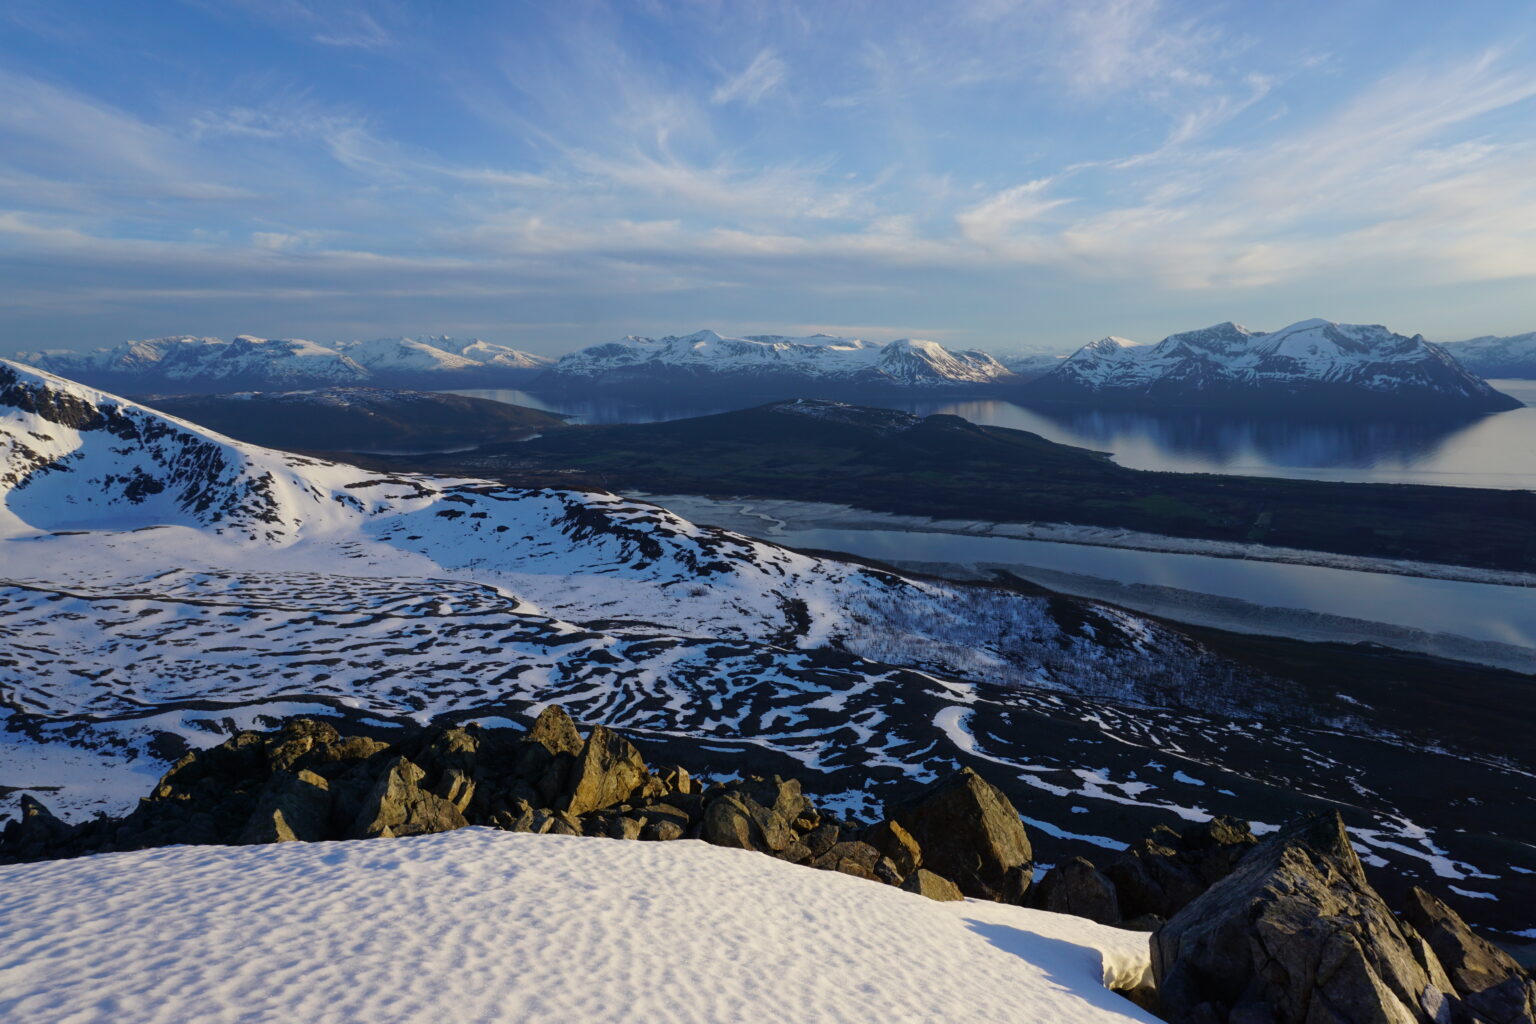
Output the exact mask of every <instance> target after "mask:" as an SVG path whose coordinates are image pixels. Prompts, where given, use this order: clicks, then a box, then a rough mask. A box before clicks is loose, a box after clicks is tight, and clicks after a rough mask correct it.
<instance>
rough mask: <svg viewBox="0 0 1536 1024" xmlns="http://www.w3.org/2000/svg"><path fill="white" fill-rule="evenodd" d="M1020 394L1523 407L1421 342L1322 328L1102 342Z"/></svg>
mask: <svg viewBox="0 0 1536 1024" xmlns="http://www.w3.org/2000/svg"><path fill="white" fill-rule="evenodd" d="M1024 393H1025V394H1027V395H1028V396H1029V397H1030V398H1031V399H1034V400H1038V401H1052V402H1070V403H1092V404H1120V405H1132V406H1142V407H1148V408H1152V407H1161V408H1177V409H1183V408H1228V409H1233V410H1241V411H1255V410H1265V411H1312V412H1333V413H1343V414H1358V413H1385V412H1391V411H1400V412H1410V411H1411V412H1417V413H1431V412H1436V411H1445V412H1496V411H1500V410H1503V409H1512V408H1516V407H1518V406H1519V404H1520V403H1519V402H1517V401H1515V400H1514V399H1513V398H1510V397H1509V396H1507V395H1504V394H1502V393H1500V392H1498V391H1495V390H1494V389H1493V388H1492V387H1490V386H1489V385H1488V383H1487V382H1486V381H1484V380H1482V379H1481V378H1479V377H1477V376H1475V375H1473V374H1471V373H1469V372H1468V371H1467V370H1466V369H1464V368H1463V367H1462V366H1461V365H1460V364H1459V363H1458V362H1457V361H1456V360H1455V359H1454V358H1453V357H1452V356H1451V355H1450V354H1449V353H1448V352H1447V350H1446V349H1444V348H1442V347H1441V346H1439V345H1433V344H1430V343H1429V342H1427V341H1425V340H1424V338H1423V336H1422V335H1414V336H1413V337H1407V336H1405V335H1401V334H1396V333H1394V332H1392V331H1390V330H1388V329H1387V328H1385V327H1382V326H1380V325H1361V324H1339V323H1334V322H1332V321H1330V320H1321V319H1313V320H1302V321H1300V322H1299V323H1294V324H1291V325H1290V326H1289V327H1285V328H1282V329H1281V330H1278V331H1271V332H1265V331H1252V330H1249V329H1248V328H1246V327H1242V326H1240V325H1238V324H1234V323H1231V322H1228V323H1221V324H1216V325H1215V326H1213V327H1207V328H1204V329H1202V330H1197V331H1185V332H1183V333H1180V334H1173V335H1169V336H1168V337H1167V338H1164V339H1163V340H1162V341H1160V342H1158V343H1157V344H1156V345H1137V344H1135V343H1134V342H1129V341H1127V340H1126V339H1123V338H1105V339H1103V340H1101V341H1096V342H1093V343H1092V344H1089V345H1085V346H1083V347H1082V348H1081V349H1079V350H1078V351H1077V352H1076V353H1075V354H1074V355H1073V356H1072V357H1071V358H1069V359H1067V360H1065V361H1064V362H1063V363H1061V365H1059V366H1058V367H1057V368H1056V369H1055V370H1053V371H1051V372H1050V373H1048V374H1046V375H1045V376H1043V377H1040V378H1039V379H1037V380H1034V381H1031V382H1029V383H1027V384H1025V385H1024Z"/></svg>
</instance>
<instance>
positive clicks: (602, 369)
mask: <svg viewBox="0 0 1536 1024" xmlns="http://www.w3.org/2000/svg"><path fill="white" fill-rule="evenodd" d="M1013 378H1014V375H1013V373H1012V372H1011V371H1010V370H1009V369H1008V368H1007V367H1005V366H1003V364H1001V363H999V362H998V361H997V360H996V359H993V358H992V357H991V356H989V355H987V354H986V353H985V352H974V351H963V352H951V351H949V350H948V349H946V348H944V347H943V346H942V345H940V344H938V343H937V342H933V341H922V340H919V339H915V338H903V339H900V340H898V341H893V342H890V343H888V344H885V345H881V344H877V343H874V342H868V341H863V340H861V339H859V338H841V337H835V336H832V335H828V334H813V335H809V336H807V337H786V336H784V335H778V334H762V335H751V336H747V337H739V338H736V337H726V336H722V335H720V334H717V333H715V332H714V331H697V332H695V333H693V334H686V335H682V336H676V335H668V336H666V337H663V338H643V337H637V336H634V335H630V336H628V337H624V338H620V339H619V340H618V341H611V342H607V343H604V344H600V345H592V346H590V347H588V348H584V349H581V350H580V351H578V352H573V353H571V354H570V355H568V356H565V357H563V358H562V359H561V360H560V361H559V362H558V363H556V364H555V366H554V368H553V369H552V370H551V371H550V378H549V379H550V381H551V382H552V383H557V384H563V385H585V386H593V385H595V386H598V387H609V388H646V387H686V386H714V385H722V384H725V385H732V386H738V387H757V388H775V387H788V386H793V385H797V384H798V385H804V384H819V385H827V386H841V387H850V388H888V387H897V388H921V387H944V388H954V387H965V386H977V385H991V384H999V383H1006V382H1008V381H1010V380H1012V379H1013Z"/></svg>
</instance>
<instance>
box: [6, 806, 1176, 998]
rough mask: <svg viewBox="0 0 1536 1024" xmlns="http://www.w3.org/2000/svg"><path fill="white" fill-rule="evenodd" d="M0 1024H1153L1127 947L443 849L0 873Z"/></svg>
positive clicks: (826, 893)
mask: <svg viewBox="0 0 1536 1024" xmlns="http://www.w3.org/2000/svg"><path fill="white" fill-rule="evenodd" d="M0 950H3V954H0V1019H4V1020H6V1021H8V1022H11V1024H44V1022H48V1024H53V1022H57V1021H62V1020H71V1021H111V1022H113V1024H138V1022H144V1024H158V1022H166V1024H170V1022H184V1021H193V1020H195V1021H199V1022H205V1024H216V1022H226V1021H227V1022H235V1021H253V1020H259V1021H278V1020H315V1021H338V1022H340V1021H369V1022H374V1024H382V1022H391V1024H395V1022H399V1024H405V1022H412V1021H421V1022H430V1024H452V1022H457V1021H466V1022H467V1021H489V1020H509V1021H511V1020H515V1021H552V1022H553V1021H559V1022H567V1021H588V1022H597V1021H661V1020H667V1021H699V1022H713V1021H726V1020H732V1021H764V1022H767V1021H773V1022H778V1021H786V1020H799V1021H822V1020H844V1021H860V1020H879V1021H886V1022H893V1024H894V1022H902V1021H912V1022H930V1021H999V1022H1001V1021H1009V1022H1013V1021H1031V1022H1035V1024H1047V1022H1060V1024H1093V1022H1100V1021H1155V1020H1156V1018H1155V1017H1153V1016H1151V1015H1150V1014H1148V1013H1147V1012H1145V1011H1144V1010H1141V1009H1139V1008H1138V1007H1136V1006H1135V1005H1133V1004H1132V1003H1130V1002H1128V1001H1127V1000H1125V999H1124V998H1122V997H1121V996H1119V995H1116V994H1115V993H1114V992H1112V991H1110V990H1109V987H1108V986H1113V987H1114V988H1134V987H1135V986H1136V984H1137V983H1138V982H1139V980H1140V979H1141V978H1142V977H1143V976H1144V975H1145V974H1146V973H1147V971H1148V970H1149V950H1148V941H1147V936H1146V935H1145V934H1144V933H1139V932H1130V931H1123V930H1120V929H1115V928H1108V927H1105V926H1103V925H1097V924H1094V923H1093V922H1091V921H1088V920H1085V919H1083V918H1078V917H1070V916H1067V915H1064V914H1052V913H1047V912H1045V911H1040V910H1029V909H1025V908H1023V907H1015V906H1005V905H1002V904H997V903H987V902H982V901H977V900H966V901H964V902H959V903H939V902H935V901H932V900H928V899H925V898H923V897H921V896H918V895H915V894H911V893H906V892H902V891H900V890H897V889H893V888H891V887H889V886H882V885H877V884H873V883H871V882H867V881H864V880H861V879H857V878H853V877H851V876H848V875H844V874H841V873H839V872H834V871H810V870H807V869H805V868H803V867H798V866H795V865H791V864H785V863H782V862H780V861H776V860H774V859H772V858H770V857H765V856H762V855H761V854H758V853H753V852H749V851H745V850H725V849H720V848H718V847H712V846H708V845H705V844H704V843H701V842H696V841H690V840H681V841H676V842H671V843H626V842H615V841H613V840H607V839H589V838H578V837H568V836H552V835H529V834H524V833H510V832H498V831H494V830H490V829H478V828H472V829H461V830H459V831H456V832H449V833H443V834H439V835H429V836H418V837H413V838H407V839H391V840H382V841H362V842H335V843H280V844H276V845H271V846H253V847H172V848H168V849H161V850H150V851H143V852H139V853H126V854H105V855H101V856H96V857H87V858H82V859H78V860H71V861H58V862H53V863H44V864H30V865H20V866H13V867H4V868H0Z"/></svg>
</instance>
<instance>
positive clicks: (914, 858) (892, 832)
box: [863, 821, 923, 878]
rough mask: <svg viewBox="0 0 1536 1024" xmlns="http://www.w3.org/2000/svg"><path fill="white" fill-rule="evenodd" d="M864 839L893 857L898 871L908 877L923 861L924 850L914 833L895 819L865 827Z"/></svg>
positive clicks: (884, 853) (903, 876)
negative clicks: (913, 835) (914, 837)
mask: <svg viewBox="0 0 1536 1024" xmlns="http://www.w3.org/2000/svg"><path fill="white" fill-rule="evenodd" d="M863 839H864V841H865V842H866V843H868V844H869V845H870V846H873V847H874V848H875V849H877V850H879V851H880V852H881V853H882V854H883V855H884V856H886V857H889V858H890V859H891V863H892V864H894V865H895V866H896V871H897V872H898V873H899V874H900V875H901V877H902V878H906V877H908V876H909V875H911V874H912V873H913V872H914V871H916V870H917V869H918V867H919V866H921V865H922V863H923V851H922V848H921V847H920V846H918V845H917V840H916V839H913V838H912V833H910V832H908V831H907V830H906V829H904V828H902V827H901V825H900V824H898V823H897V822H894V821H882V822H880V824H878V825H874V826H872V827H870V828H868V829H865V831H864V835H863Z"/></svg>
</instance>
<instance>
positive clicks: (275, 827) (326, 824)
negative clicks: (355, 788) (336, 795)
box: [237, 768, 331, 844]
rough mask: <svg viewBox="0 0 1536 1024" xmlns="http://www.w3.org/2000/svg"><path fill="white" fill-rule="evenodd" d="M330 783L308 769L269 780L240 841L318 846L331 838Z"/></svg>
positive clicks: (284, 773)
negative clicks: (302, 843) (303, 843)
mask: <svg viewBox="0 0 1536 1024" xmlns="http://www.w3.org/2000/svg"><path fill="white" fill-rule="evenodd" d="M330 789H331V787H330V783H329V782H327V781H326V780H325V779H324V778H323V777H321V776H320V775H317V774H315V773H314V772H312V771H310V770H309V769H307V768H300V769H299V770H298V771H297V772H290V771H277V772H273V773H272V777H271V778H270V779H268V780H267V784H266V786H264V787H263V788H262V791H261V795H260V796H259V797H258V798H257V801H256V810H255V811H254V812H253V813H252V814H251V818H250V821H248V822H246V825H245V828H244V829H243V830H242V831H241V833H240V837H239V839H238V840H237V842H239V843H241V844H251V843H290V842H296V841H297V842H306V843H315V842H320V841H322V840H325V839H330V838H331V828H330V817H331V792H330Z"/></svg>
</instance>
